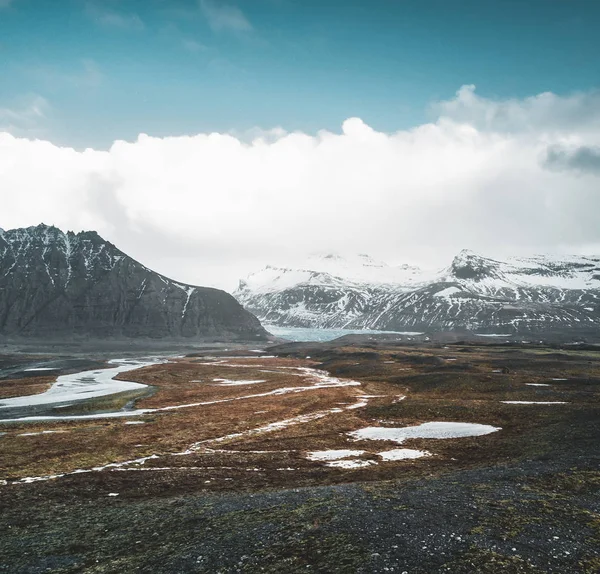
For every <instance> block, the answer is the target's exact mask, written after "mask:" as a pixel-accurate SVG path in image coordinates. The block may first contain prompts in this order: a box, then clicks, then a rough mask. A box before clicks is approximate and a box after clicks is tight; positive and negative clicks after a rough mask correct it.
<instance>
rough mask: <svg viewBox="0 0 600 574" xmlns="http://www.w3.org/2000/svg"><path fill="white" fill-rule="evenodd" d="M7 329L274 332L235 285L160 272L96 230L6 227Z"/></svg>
mask: <svg viewBox="0 0 600 574" xmlns="http://www.w3.org/2000/svg"><path fill="white" fill-rule="evenodd" d="M0 293H1V294H2V296H1V297H0V335H3V336H5V337H28V338H33V337H58V338H64V337H73V336H83V337H99V338H106V337H124V338H136V337H148V338H154V339H162V338H173V339H186V340H190V339H215V338H223V339H226V340H229V339H240V340H242V339H243V340H257V339H261V340H263V339H266V338H267V336H268V334H267V333H266V331H265V330H264V329H263V328H262V326H261V325H260V322H259V321H258V320H257V319H256V317H254V316H253V315H252V314H251V313H249V312H247V311H245V310H244V309H243V308H242V307H241V305H239V303H238V302H237V301H236V300H235V299H234V298H233V297H232V296H231V295H229V294H228V293H225V292H224V291H221V290H219V289H214V288H211V287H201V286H195V285H187V284H185V283H181V282H179V281H175V280H173V279H170V278H168V277H166V276H164V275H161V274H160V273H156V272H154V271H152V270H150V269H149V268H147V267H146V266H144V265H143V264H141V263H139V262H138V261H136V260H134V259H133V258H131V257H129V256H128V255H127V254H125V253H124V252H122V251H121V250H119V249H118V248H117V247H116V246H115V245H113V244H112V243H110V242H109V241H106V240H104V239H103V238H102V237H101V236H100V235H99V234H98V233H96V232H95V231H82V232H80V233H73V232H72V231H67V232H66V233H65V232H63V231H61V230H60V229H58V228H57V227H54V226H50V225H45V224H40V225H38V226H31V227H27V228H17V229H12V230H8V231H5V230H0Z"/></svg>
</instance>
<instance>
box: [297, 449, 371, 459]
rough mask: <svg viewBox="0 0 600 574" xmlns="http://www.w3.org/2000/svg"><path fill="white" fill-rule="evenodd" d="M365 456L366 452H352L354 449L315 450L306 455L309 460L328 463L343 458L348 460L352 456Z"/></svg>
mask: <svg viewBox="0 0 600 574" xmlns="http://www.w3.org/2000/svg"><path fill="white" fill-rule="evenodd" d="M362 454H365V451H364V450H352V449H341V450H315V451H312V452H309V453H308V454H307V455H306V458H307V459H308V460H317V461H327V460H339V459H342V458H348V457H352V456H360V455H362Z"/></svg>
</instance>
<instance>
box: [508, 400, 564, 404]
mask: <svg viewBox="0 0 600 574" xmlns="http://www.w3.org/2000/svg"><path fill="white" fill-rule="evenodd" d="M502 402H503V403H504V404H505V405H567V404H568V403H567V402H566V401H502Z"/></svg>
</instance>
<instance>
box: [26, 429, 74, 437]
mask: <svg viewBox="0 0 600 574" xmlns="http://www.w3.org/2000/svg"><path fill="white" fill-rule="evenodd" d="M65 432H68V431H66V430H44V431H40V432H24V433H21V434H18V435H17V436H37V435H40V434H54V433H65Z"/></svg>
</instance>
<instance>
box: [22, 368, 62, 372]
mask: <svg viewBox="0 0 600 574" xmlns="http://www.w3.org/2000/svg"><path fill="white" fill-rule="evenodd" d="M33 371H58V368H57V367H31V368H30V369H24V370H23V372H24V373H30V372H33Z"/></svg>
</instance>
